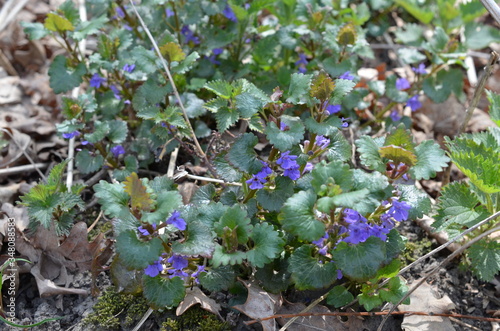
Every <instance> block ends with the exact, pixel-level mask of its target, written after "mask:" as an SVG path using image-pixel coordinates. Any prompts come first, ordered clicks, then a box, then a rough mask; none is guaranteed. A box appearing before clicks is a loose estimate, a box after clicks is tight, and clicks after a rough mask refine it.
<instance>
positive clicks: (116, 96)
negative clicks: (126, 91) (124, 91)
mask: <svg viewBox="0 0 500 331" xmlns="http://www.w3.org/2000/svg"><path fill="white" fill-rule="evenodd" d="M109 88H110V89H111V91H113V94H114V95H115V99H118V100H121V99H122V97H121V96H120V90H119V89H118V88H117V87H116V86H114V85H111V86H110V87H109Z"/></svg>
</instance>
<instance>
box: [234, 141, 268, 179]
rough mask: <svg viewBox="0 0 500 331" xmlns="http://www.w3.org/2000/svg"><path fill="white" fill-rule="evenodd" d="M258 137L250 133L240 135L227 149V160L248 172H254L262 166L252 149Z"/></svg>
mask: <svg viewBox="0 0 500 331" xmlns="http://www.w3.org/2000/svg"><path fill="white" fill-rule="evenodd" d="M258 141H259V139H258V138H257V137H256V136H255V135H254V134H252V133H245V134H243V135H242V136H240V137H239V138H238V139H237V140H236V141H235V142H234V144H233V146H231V148H230V149H229V153H228V155H227V157H228V160H229V162H230V163H231V164H232V165H233V166H235V167H236V168H238V169H240V170H241V171H243V172H245V173H249V174H255V173H257V172H259V171H260V169H261V168H262V163H260V161H259V159H258V158H257V153H255V151H254V146H255V145H257V142H258Z"/></svg>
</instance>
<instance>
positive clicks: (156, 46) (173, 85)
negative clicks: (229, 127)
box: [130, 1, 216, 176]
mask: <svg viewBox="0 0 500 331" xmlns="http://www.w3.org/2000/svg"><path fill="white" fill-rule="evenodd" d="M130 4H131V5H132V8H133V9H134V12H135V15H136V16H137V18H138V19H139V22H140V23H141V26H142V28H143V29H144V31H145V32H146V34H147V35H148V37H149V40H151V43H152V44H153V47H154V49H155V51H156V53H157V54H158V57H159V58H160V60H161V63H162V64H163V69H164V70H165V73H166V74H167V77H168V80H169V81H170V84H171V85H172V89H173V90H174V94H175V98H176V99H177V102H178V103H179V107H180V108H181V110H182V114H183V115H184V120H185V121H186V124H187V125H188V128H189V131H190V132H191V138H193V141H194V144H195V146H196V150H197V151H198V154H199V155H200V156H201V157H202V158H203V160H204V161H205V162H206V164H207V166H208V167H209V168H210V171H211V172H212V174H213V175H214V176H215V174H216V172H215V171H212V170H213V169H212V166H211V164H210V161H209V160H208V158H207V155H206V154H205V152H204V151H203V149H202V148H201V145H200V143H199V142H198V139H197V138H196V134H195V133H194V130H193V127H192V126H191V122H190V121H189V117H188V115H187V111H186V108H184V103H183V102H182V99H181V96H180V94H179V91H177V86H176V85H175V82H174V78H173V77H172V74H171V73H170V69H168V65H167V61H166V60H165V58H164V57H163V55H162V54H161V52H160V49H159V48H158V44H157V43H156V41H155V39H154V38H153V36H152V35H151V32H150V31H149V29H148V27H147V26H146V24H145V23H144V21H143V19H142V17H141V15H139V13H138V12H137V9H136V8H135V5H134V2H133V1H131V2H130Z"/></svg>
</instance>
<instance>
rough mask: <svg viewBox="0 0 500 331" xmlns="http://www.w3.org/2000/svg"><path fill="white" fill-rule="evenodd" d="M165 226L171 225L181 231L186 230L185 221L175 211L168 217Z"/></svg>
mask: <svg viewBox="0 0 500 331" xmlns="http://www.w3.org/2000/svg"><path fill="white" fill-rule="evenodd" d="M167 224H172V225H173V226H175V227H176V228H177V229H179V230H181V231H183V230H186V221H185V220H184V219H183V218H182V217H181V213H180V212H178V211H177V210H174V212H173V213H172V215H170V217H169V218H168V219H167Z"/></svg>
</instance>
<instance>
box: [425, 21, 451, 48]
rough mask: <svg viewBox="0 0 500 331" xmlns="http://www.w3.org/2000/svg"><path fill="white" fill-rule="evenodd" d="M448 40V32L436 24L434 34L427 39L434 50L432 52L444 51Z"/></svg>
mask: <svg viewBox="0 0 500 331" xmlns="http://www.w3.org/2000/svg"><path fill="white" fill-rule="evenodd" d="M449 41H450V38H449V37H448V34H447V33H446V32H445V31H444V30H443V28H442V27H440V26H437V27H436V29H435V30H434V35H433V36H432V39H431V40H430V41H429V44H430V46H431V47H432V49H433V50H434V52H436V53H439V52H442V51H444V49H445V48H446V45H448V42H449Z"/></svg>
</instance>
